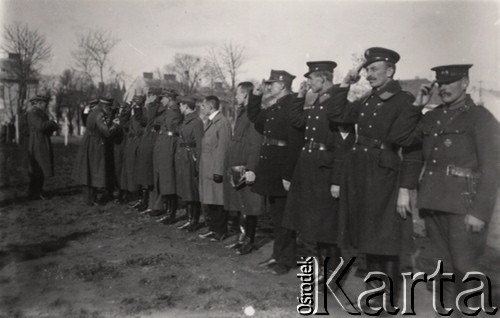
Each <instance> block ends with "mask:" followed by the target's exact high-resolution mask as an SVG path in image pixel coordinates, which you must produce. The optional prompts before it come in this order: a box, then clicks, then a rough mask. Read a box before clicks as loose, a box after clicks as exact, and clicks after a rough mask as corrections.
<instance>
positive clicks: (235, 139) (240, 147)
mask: <svg viewBox="0 0 500 318" xmlns="http://www.w3.org/2000/svg"><path fill="white" fill-rule="evenodd" d="M261 144H262V136H261V135H260V134H259V133H258V132H257V130H255V127H254V124H253V123H252V122H251V121H250V119H249V118H248V115H247V110H246V108H245V106H241V107H240V108H239V109H238V110H237V114H236V122H235V124H234V128H233V133H232V136H231V140H230V142H229V146H228V150H227V155H226V178H224V208H225V209H226V210H228V211H241V212H242V213H243V214H245V215H260V214H262V213H263V212H264V209H263V208H262V204H263V202H262V196H261V195H259V194H257V193H255V192H253V191H252V186H250V185H247V186H244V187H243V188H241V189H238V190H236V189H235V188H233V186H232V185H231V183H230V180H231V177H232V173H231V167H235V166H244V167H245V170H250V171H253V172H254V173H255V169H256V168H257V163H258V162H259V156H260V147H261Z"/></svg>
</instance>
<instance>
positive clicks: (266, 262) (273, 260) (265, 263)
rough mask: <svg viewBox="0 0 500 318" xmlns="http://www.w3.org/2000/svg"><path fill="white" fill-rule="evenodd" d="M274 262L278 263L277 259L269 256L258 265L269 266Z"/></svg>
mask: <svg viewBox="0 0 500 318" xmlns="http://www.w3.org/2000/svg"><path fill="white" fill-rule="evenodd" d="M276 263H278V261H277V260H276V259H274V258H272V257H270V258H268V259H266V260H265V261H262V262H260V263H259V266H260V267H269V266H271V265H274V264H276Z"/></svg>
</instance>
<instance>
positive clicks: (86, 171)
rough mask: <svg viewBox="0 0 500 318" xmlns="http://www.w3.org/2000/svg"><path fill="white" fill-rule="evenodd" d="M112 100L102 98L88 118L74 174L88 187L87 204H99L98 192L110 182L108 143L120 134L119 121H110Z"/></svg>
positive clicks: (85, 194)
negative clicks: (97, 200)
mask: <svg viewBox="0 0 500 318" xmlns="http://www.w3.org/2000/svg"><path fill="white" fill-rule="evenodd" d="M112 105H113V99H112V98H100V99H99V105H98V106H96V107H95V108H94V109H93V110H92V111H91V112H90V114H89V117H88V118H87V130H86V131H85V134H84V136H83V139H82V142H81V144H80V149H79V151H78V154H77V157H76V162H75V166H74V170H73V179H74V180H75V182H76V184H80V185H84V186H86V189H85V192H84V202H85V203H87V204H88V205H93V204H96V203H97V202H96V195H97V191H96V190H97V189H106V188H107V187H108V185H109V180H110V178H111V176H110V175H109V174H110V171H109V166H108V162H109V161H110V160H112V158H110V157H109V151H108V149H107V148H108V142H109V138H111V137H112V136H113V135H114V134H116V133H117V132H118V131H119V130H120V126H119V124H118V119H116V120H114V121H111V107H112Z"/></svg>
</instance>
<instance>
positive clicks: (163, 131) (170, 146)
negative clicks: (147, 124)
mask: <svg viewBox="0 0 500 318" xmlns="http://www.w3.org/2000/svg"><path fill="white" fill-rule="evenodd" d="M181 121H182V115H181V113H180V111H179V109H178V107H177V106H170V107H168V108H164V107H161V108H160V109H159V111H158V114H157V116H156V118H155V120H154V124H153V126H154V134H156V135H157V137H156V139H155V144H154V149H153V175H154V185H155V189H156V190H157V191H158V193H159V194H161V195H168V194H175V193H176V191H175V166H174V157H175V151H176V148H177V139H178V138H177V136H178V131H177V130H178V127H179V124H180V123H181ZM158 126H159V130H158V129H157V128H158Z"/></svg>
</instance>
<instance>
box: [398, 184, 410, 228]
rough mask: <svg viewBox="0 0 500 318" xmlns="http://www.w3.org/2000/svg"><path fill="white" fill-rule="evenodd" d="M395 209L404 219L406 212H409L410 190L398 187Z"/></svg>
mask: <svg viewBox="0 0 500 318" xmlns="http://www.w3.org/2000/svg"><path fill="white" fill-rule="evenodd" d="M396 209H397V211H398V213H399V215H400V216H401V217H402V218H403V219H405V220H406V217H407V213H411V206H410V190H408V189H405V188H400V189H399V193H398V201H397V207H396Z"/></svg>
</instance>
